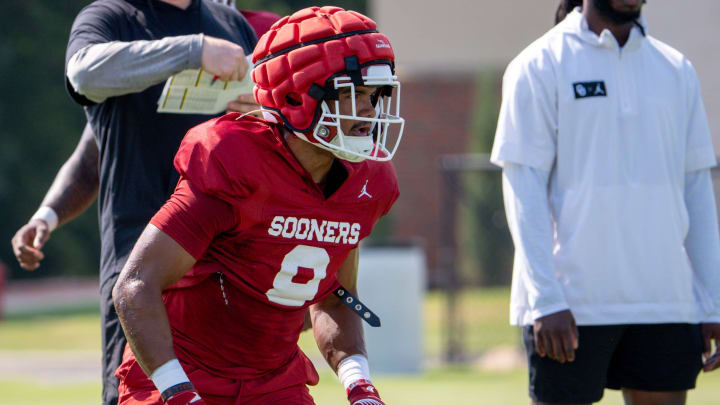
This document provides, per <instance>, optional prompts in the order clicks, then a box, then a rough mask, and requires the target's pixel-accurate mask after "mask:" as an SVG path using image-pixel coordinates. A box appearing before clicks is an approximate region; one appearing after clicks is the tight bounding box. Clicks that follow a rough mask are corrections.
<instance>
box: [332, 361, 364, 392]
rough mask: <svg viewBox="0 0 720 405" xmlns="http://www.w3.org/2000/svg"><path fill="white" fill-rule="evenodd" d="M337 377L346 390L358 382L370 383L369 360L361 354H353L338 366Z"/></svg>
mask: <svg viewBox="0 0 720 405" xmlns="http://www.w3.org/2000/svg"><path fill="white" fill-rule="evenodd" d="M337 375H338V378H339V379H340V383H342V385H343V387H345V389H346V390H347V389H348V387H349V386H350V385H351V384H352V383H354V382H356V381H359V380H366V381H370V366H369V365H368V361H367V358H366V357H365V356H363V355H361V354H353V355H352V356H348V357H346V358H344V359H343V360H342V361H341V362H340V364H338V368H337Z"/></svg>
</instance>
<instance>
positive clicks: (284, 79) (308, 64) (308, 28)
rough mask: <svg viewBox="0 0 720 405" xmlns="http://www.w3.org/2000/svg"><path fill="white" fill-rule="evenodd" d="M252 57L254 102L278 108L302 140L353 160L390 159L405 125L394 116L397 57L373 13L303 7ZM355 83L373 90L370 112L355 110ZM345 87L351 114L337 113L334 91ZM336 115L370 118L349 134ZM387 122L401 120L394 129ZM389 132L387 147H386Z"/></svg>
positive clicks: (279, 25)
mask: <svg viewBox="0 0 720 405" xmlns="http://www.w3.org/2000/svg"><path fill="white" fill-rule="evenodd" d="M253 63H254V65H255V66H254V69H253V72H252V78H253V81H254V82H255V90H254V94H255V100H256V101H257V102H258V103H259V104H260V105H262V106H263V108H265V109H268V110H272V111H274V112H276V113H277V114H278V115H279V116H280V117H281V119H282V120H283V122H284V124H285V125H286V126H287V127H288V128H290V129H291V130H292V131H293V132H295V134H297V135H298V136H299V137H300V138H302V139H304V140H306V141H308V142H311V143H313V144H315V145H317V146H319V147H321V148H324V149H327V150H330V151H331V152H332V153H334V154H335V155H336V156H337V157H340V158H342V159H345V160H350V161H361V160H364V159H373V160H390V159H391V158H392V156H393V155H394V154H395V151H396V150H397V146H398V144H399V143H400V139H401V137H402V132H403V129H404V126H405V120H404V119H402V118H401V117H400V116H399V111H400V83H399V82H398V80H397V77H396V76H395V75H394V66H395V55H394V53H393V50H392V47H391V46H390V42H389V41H388V39H387V37H385V35H383V34H381V33H379V32H378V31H377V30H376V24H375V22H374V21H373V20H371V19H370V18H368V17H366V16H364V15H362V14H360V13H357V12H355V11H350V10H348V11H346V10H343V9H342V8H339V7H309V8H306V9H303V10H300V11H298V12H296V13H295V14H293V15H291V16H287V17H283V18H282V19H280V20H279V21H277V22H276V23H275V24H273V26H272V27H270V30H269V31H268V32H266V33H265V34H264V35H263V36H262V37H261V38H260V40H259V41H258V44H257V46H256V47H255V52H254V54H253ZM355 86H374V87H377V88H378V91H377V92H376V93H375V96H374V97H373V103H374V105H375V111H376V114H375V116H374V117H370V118H368V117H362V116H358V115H357V110H356V108H355V102H354V100H355ZM343 87H349V88H350V90H351V99H352V100H353V102H352V114H351V115H341V114H340V113H339V111H340V108H339V102H338V89H340V88H343ZM393 93H394V94H393ZM331 102H334V103H335V106H334V107H335V109H334V111H335V113H333V112H332V110H331V109H330V108H329V105H328V103H331ZM341 119H347V120H354V121H370V122H372V124H373V131H370V132H369V133H368V135H367V136H348V135H346V134H344V133H343V131H342V130H341V128H340V120H341ZM391 124H397V125H399V128H398V130H397V131H396V132H394V133H393V134H392V135H391V134H390V133H389V131H388V128H389V126H390V125H391ZM389 138H392V139H393V140H394V145H393V146H392V147H387V146H386V143H387V142H388V139H389Z"/></svg>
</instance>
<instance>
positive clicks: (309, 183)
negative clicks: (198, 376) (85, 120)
mask: <svg viewBox="0 0 720 405" xmlns="http://www.w3.org/2000/svg"><path fill="white" fill-rule="evenodd" d="M238 118H239V114H228V115H225V116H224V117H221V118H218V119H214V120H211V121H208V122H206V123H204V124H201V125H199V126H197V127H195V128H193V129H191V130H190V131H189V132H188V134H187V135H186V136H185V139H184V140H183V142H182V144H181V145H180V149H179V151H178V153H177V156H176V157H175V167H176V168H177V170H178V171H179V172H180V175H181V180H180V182H179V183H178V186H177V188H176V190H175V193H174V194H173V196H172V197H171V198H170V200H168V202H167V203H166V204H165V205H164V206H163V207H162V208H161V210H160V211H159V212H158V213H157V214H156V215H155V217H153V219H152V220H151V223H152V224H153V225H155V226H157V227H158V228H160V229H161V230H163V231H164V232H165V233H167V234H168V235H170V236H171V237H172V238H173V239H174V240H176V241H177V242H178V243H179V244H180V245H182V246H183V247H184V248H185V249H186V250H187V251H188V252H189V253H190V254H192V255H193V256H194V257H195V258H196V259H197V260H198V262H197V263H196V264H195V266H194V267H193V268H192V269H191V270H190V271H189V272H188V273H187V274H186V275H185V276H184V277H183V278H182V279H181V280H180V281H179V282H178V283H177V284H176V285H174V286H173V287H172V288H170V289H169V290H168V291H166V292H165V294H164V300H165V302H166V305H167V307H168V316H169V318H170V325H171V327H172V332H173V340H174V345H175V350H176V353H177V354H178V356H179V357H180V358H181V360H184V361H186V362H189V363H192V364H194V365H196V366H198V367H200V368H201V369H204V370H206V371H208V372H212V373H214V374H217V375H221V376H226V377H228V378H234V377H237V376H240V375H242V376H248V375H257V374H263V373H265V372H267V371H268V370H272V369H276V368H278V367H281V366H283V365H285V364H286V363H287V362H289V361H290V360H291V359H293V358H294V357H295V356H297V355H298V350H299V349H298V348H297V339H298V335H299V333H300V332H301V330H302V326H303V320H304V314H305V308H306V307H307V306H309V305H310V304H313V303H316V302H318V301H320V300H322V299H323V298H325V297H327V296H328V295H329V294H331V293H332V292H333V290H334V289H335V288H336V287H337V286H338V282H337V279H336V275H337V271H338V269H339V267H340V265H341V264H342V263H343V261H344V260H345V259H346V257H347V255H348V253H349V252H350V251H351V250H352V249H354V248H356V247H357V245H358V243H359V242H360V240H362V239H363V238H364V237H366V236H367V235H369V234H370V231H371V230H372V228H373V226H374V225H375V223H376V222H377V220H378V219H379V218H380V217H381V216H382V215H384V214H386V213H387V212H388V210H389V209H390V207H391V206H392V204H393V203H394V202H395V200H396V199H397V197H398V187H397V178H396V175H395V171H394V168H393V166H392V164H391V163H389V162H375V161H364V162H360V163H350V162H347V161H342V160H340V161H339V162H340V163H341V167H342V168H344V169H345V171H346V172H347V178H346V179H345V180H344V182H343V183H342V185H340V187H339V188H338V189H337V190H336V191H335V192H334V193H333V194H332V195H330V196H329V197H327V198H326V197H325V196H324V194H323V191H322V189H321V187H319V186H318V185H317V184H316V183H314V182H313V180H312V178H311V177H310V174H309V173H308V172H307V171H306V170H305V169H304V168H303V167H302V166H301V165H300V163H299V162H298V161H297V159H295V157H294V155H293V154H292V153H291V152H290V149H289V148H288V146H287V144H286V143H285V141H284V139H283V136H282V129H281V127H280V125H278V124H272V123H268V122H267V121H264V120H260V119H256V118H254V117H244V118H242V119H238ZM313 373H314V370H313ZM302 382H305V381H301V382H300V383H302Z"/></svg>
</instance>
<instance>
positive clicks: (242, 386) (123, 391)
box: [116, 345, 317, 405]
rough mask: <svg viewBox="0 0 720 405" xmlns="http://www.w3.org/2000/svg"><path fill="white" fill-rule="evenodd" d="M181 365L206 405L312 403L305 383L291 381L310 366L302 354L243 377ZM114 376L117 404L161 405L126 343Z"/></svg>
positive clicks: (303, 404)
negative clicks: (117, 382)
mask: <svg viewBox="0 0 720 405" xmlns="http://www.w3.org/2000/svg"><path fill="white" fill-rule="evenodd" d="M181 365H182V367H183V369H184V370H185V373H186V374H187V375H188V377H189V378H190V380H192V382H193V385H195V388H197V390H198V391H199V392H201V395H202V397H203V400H204V401H205V403H206V404H208V405H240V404H242V405H272V404H282V405H313V404H314V402H313V399H312V396H311V395H310V391H309V390H308V387H307V385H306V384H305V383H300V384H297V383H295V384H293V383H292V381H293V376H292V374H293V372H297V371H301V370H304V369H306V368H308V367H310V368H311V367H312V364H311V363H310V361H309V360H307V358H305V356H298V357H296V358H294V359H293V361H291V362H290V363H289V364H288V365H287V366H286V367H283V368H282V369H281V370H278V371H275V372H273V373H268V374H266V375H263V376H260V377H255V378H250V379H245V380H229V379H225V378H222V377H217V376H214V375H212V374H208V373H206V372H204V371H202V370H199V369H196V368H193V367H192V366H191V365H189V364H187V363H184V362H182V361H181ZM116 375H117V376H118V377H119V378H120V385H119V387H118V392H119V395H120V396H119V400H118V404H119V405H163V401H162V398H160V393H159V392H158V391H157V389H156V388H155V385H154V384H153V382H152V381H151V380H150V379H149V378H147V377H146V376H145V373H144V372H143V371H142V369H141V368H140V365H139V364H138V363H137V362H136V361H135V358H134V357H133V354H132V351H131V350H130V346H129V345H126V346H125V353H124V354H123V363H122V365H121V366H120V368H118V370H117V373H116ZM316 381H317V380H316ZM311 385H314V384H311Z"/></svg>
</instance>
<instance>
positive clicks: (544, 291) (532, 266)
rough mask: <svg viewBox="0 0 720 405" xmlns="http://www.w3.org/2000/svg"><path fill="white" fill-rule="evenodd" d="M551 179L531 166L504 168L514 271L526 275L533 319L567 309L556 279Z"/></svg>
mask: <svg viewBox="0 0 720 405" xmlns="http://www.w3.org/2000/svg"><path fill="white" fill-rule="evenodd" d="M549 178H550V173H549V172H546V171H543V170H539V169H536V168H533V167H530V166H525V165H517V164H511V163H507V162H506V163H505V165H504V166H503V195H504V198H505V213H506V215H507V220H508V225H509V227H510V233H511V234H512V238H513V242H514V244H515V262H516V265H515V271H518V269H520V271H522V272H523V274H522V275H521V277H522V281H523V283H524V284H525V286H526V288H527V291H528V303H529V305H530V308H531V312H532V317H533V319H538V318H540V317H543V316H546V315H550V314H553V313H555V312H559V311H562V310H565V309H568V304H567V302H566V300H565V295H564V294H563V291H562V287H561V286H560V283H559V281H558V280H557V278H556V276H555V263H554V259H553V226H552V220H551V217H550V202H549V200H548V182H549ZM518 261H520V262H519V263H520V265H518Z"/></svg>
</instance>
